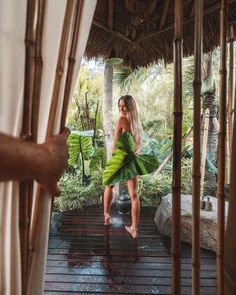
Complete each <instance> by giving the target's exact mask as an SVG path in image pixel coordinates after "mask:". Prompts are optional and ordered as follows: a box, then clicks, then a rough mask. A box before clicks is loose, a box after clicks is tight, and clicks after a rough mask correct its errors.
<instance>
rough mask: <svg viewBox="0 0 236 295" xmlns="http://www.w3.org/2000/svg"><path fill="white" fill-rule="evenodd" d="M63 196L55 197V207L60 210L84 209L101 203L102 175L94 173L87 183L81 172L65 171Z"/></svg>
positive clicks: (62, 183)
mask: <svg viewBox="0 0 236 295" xmlns="http://www.w3.org/2000/svg"><path fill="white" fill-rule="evenodd" d="M60 189H61V191H62V193H61V196H60V197H59V198H56V199H55V203H54V205H55V209H56V210H59V211H65V210H74V209H82V208H84V207H86V206H89V205H94V204H100V203H101V196H102V194H103V187H102V175H101V174H98V173H94V175H93V176H92V177H91V178H90V179H88V181H87V184H86V185H85V184H84V183H83V182H82V175H81V173H80V172H78V171H77V172H76V173H74V174H71V173H65V174H64V176H63V177H62V179H61V181H60Z"/></svg>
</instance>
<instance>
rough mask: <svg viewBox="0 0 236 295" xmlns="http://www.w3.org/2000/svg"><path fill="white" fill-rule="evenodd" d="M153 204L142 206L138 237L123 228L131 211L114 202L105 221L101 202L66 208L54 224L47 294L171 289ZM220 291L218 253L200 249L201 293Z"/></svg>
mask: <svg viewBox="0 0 236 295" xmlns="http://www.w3.org/2000/svg"><path fill="white" fill-rule="evenodd" d="M155 210H156V209H155V208H152V207H143V208H142V209H141V216H140V227H139V238H138V240H137V241H136V240H133V239H132V238H130V236H129V235H128V233H127V232H126V231H125V230H124V226H125V225H127V224H129V221H130V216H129V215H119V214H118V213H117V212H116V210H115V208H112V225H111V226H110V227H109V228H107V227H104V225H103V216H102V208H101V207H99V206H94V207H89V208H86V209H85V210H83V211H77V212H76V211H71V212H65V213H63V216H62V220H61V223H60V229H59V231H55V230H53V229H51V231H50V238H49V246H48V257H47V269H46V280H45V294H94V295H96V294H162V295H167V294H171V269H172V266H171V260H172V259H171V255H170V240H169V239H168V238H166V237H163V236H162V235H160V233H159V232H158V231H157V228H156V225H155V223H154V221H153V218H154V214H155ZM181 261H182V294H183V295H184V294H191V247H190V246H189V245H186V244H183V246H182V260H181ZM215 293H216V266H215V254H214V253H212V252H210V251H206V250H202V251H201V294H204V295H208V294H209V295H213V294H215Z"/></svg>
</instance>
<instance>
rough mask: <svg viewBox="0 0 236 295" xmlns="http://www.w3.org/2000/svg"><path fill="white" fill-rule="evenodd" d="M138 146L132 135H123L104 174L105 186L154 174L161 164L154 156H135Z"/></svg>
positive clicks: (126, 133) (125, 133)
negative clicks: (138, 176)
mask: <svg viewBox="0 0 236 295" xmlns="http://www.w3.org/2000/svg"><path fill="white" fill-rule="evenodd" d="M135 148H136V144H135V142H134V139H133V137H132V135H131V134H130V133H128V132H124V133H122V134H121V135H120V136H119V138H118V140H117V144H116V149H115V151H114V152H113V154H112V158H111V159H110V160H109V161H108V163H107V167H106V169H105V171H104V173H103V184H104V185H113V184H115V183H118V182H121V181H123V180H128V179H132V178H134V177H135V176H137V175H145V174H149V173H152V172H154V171H155V170H156V169H157V168H158V166H159V163H158V162H157V160H156V158H155V156H154V155H153V154H142V152H141V153H140V154H138V155H137V154H135Z"/></svg>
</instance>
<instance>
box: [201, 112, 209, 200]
mask: <svg viewBox="0 0 236 295" xmlns="http://www.w3.org/2000/svg"><path fill="white" fill-rule="evenodd" d="M209 118H210V111H209V109H206V110H205V114H204V119H205V122H204V129H203V140H202V157H201V193H200V194H201V195H202V194H203V191H204V177H205V166H206V153H207V139H208V130H209Z"/></svg>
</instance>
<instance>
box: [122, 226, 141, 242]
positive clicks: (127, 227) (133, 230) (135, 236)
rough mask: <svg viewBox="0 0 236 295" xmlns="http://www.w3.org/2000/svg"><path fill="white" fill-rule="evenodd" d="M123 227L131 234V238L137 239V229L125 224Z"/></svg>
mask: <svg viewBox="0 0 236 295" xmlns="http://www.w3.org/2000/svg"><path fill="white" fill-rule="evenodd" d="M125 229H126V231H127V232H128V233H129V234H130V235H131V237H132V238H133V239H137V237H138V232H137V230H136V229H135V228H133V227H132V226H126V227H125Z"/></svg>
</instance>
